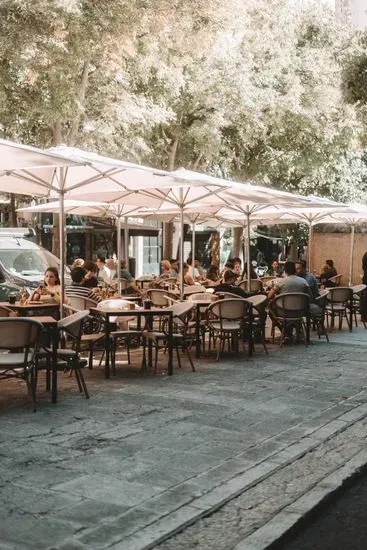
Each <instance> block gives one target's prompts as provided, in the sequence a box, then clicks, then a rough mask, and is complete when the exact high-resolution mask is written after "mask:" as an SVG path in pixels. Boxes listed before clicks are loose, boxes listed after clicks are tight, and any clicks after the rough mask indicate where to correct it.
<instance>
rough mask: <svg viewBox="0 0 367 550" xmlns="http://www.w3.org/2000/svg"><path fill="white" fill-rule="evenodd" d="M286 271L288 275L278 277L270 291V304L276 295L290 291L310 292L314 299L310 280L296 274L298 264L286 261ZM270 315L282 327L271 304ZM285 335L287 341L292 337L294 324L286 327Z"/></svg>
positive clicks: (311, 297)
mask: <svg viewBox="0 0 367 550" xmlns="http://www.w3.org/2000/svg"><path fill="white" fill-rule="evenodd" d="M284 273H285V275H286V276H285V277H283V278H282V279H278V280H277V281H276V283H275V285H274V286H273V288H272V289H271V290H270V292H269V293H268V300H269V302H270V304H271V302H272V301H273V300H274V298H275V296H277V295H279V294H288V293H290V292H302V293H304V294H308V296H309V297H310V301H313V296H312V292H311V289H310V286H309V284H308V282H307V281H306V280H305V279H303V278H302V277H299V276H298V275H296V265H295V263H294V262H291V261H290V260H287V261H286V262H285V264H284ZM316 307H317V306H316ZM269 315H270V318H271V319H272V320H273V321H274V322H275V325H276V326H277V327H278V328H281V327H280V326H279V324H278V321H277V319H276V315H275V311H274V308H273V309H272V307H271V306H270V310H269ZM285 336H286V339H285V341H287V339H288V341H289V340H290V339H291V338H292V326H289V327H286V330H285Z"/></svg>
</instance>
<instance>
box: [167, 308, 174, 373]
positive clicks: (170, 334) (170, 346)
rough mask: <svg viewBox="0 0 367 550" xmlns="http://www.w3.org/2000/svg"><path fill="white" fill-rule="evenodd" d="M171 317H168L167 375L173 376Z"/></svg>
mask: <svg viewBox="0 0 367 550" xmlns="http://www.w3.org/2000/svg"><path fill="white" fill-rule="evenodd" d="M172 334H173V315H172V313H171V314H170V316H169V317H168V375H169V376H172V374H173V338H172Z"/></svg>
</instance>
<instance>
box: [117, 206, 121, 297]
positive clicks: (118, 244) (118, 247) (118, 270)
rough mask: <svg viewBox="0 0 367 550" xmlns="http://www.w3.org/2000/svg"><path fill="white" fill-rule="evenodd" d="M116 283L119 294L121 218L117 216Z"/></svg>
mask: <svg viewBox="0 0 367 550" xmlns="http://www.w3.org/2000/svg"><path fill="white" fill-rule="evenodd" d="M117 281H118V292H119V294H121V216H117Z"/></svg>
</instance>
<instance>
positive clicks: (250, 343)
mask: <svg viewBox="0 0 367 550" xmlns="http://www.w3.org/2000/svg"><path fill="white" fill-rule="evenodd" d="M252 315H253V308H252V304H250V310H249V320H248V355H249V357H252V353H253V351H254V340H253V334H252Z"/></svg>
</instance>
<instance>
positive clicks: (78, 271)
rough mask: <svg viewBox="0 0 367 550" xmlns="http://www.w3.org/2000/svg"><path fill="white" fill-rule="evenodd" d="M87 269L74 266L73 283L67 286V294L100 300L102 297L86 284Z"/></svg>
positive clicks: (72, 271) (95, 300) (71, 273)
mask: <svg viewBox="0 0 367 550" xmlns="http://www.w3.org/2000/svg"><path fill="white" fill-rule="evenodd" d="M86 273H87V272H86V270H85V269H84V268H83V267H74V269H72V270H71V272H70V275H71V280H72V281H73V282H72V284H71V285H66V286H65V296H70V295H72V296H81V297H82V298H88V299H89V300H93V301H94V302H100V301H101V298H100V296H98V295H97V294H96V293H95V292H94V291H93V290H92V289H91V288H88V287H86V286H84V281H85V275H86Z"/></svg>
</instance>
